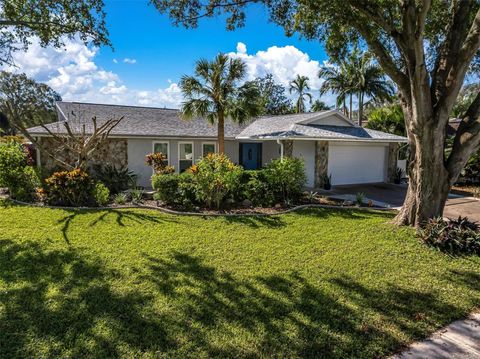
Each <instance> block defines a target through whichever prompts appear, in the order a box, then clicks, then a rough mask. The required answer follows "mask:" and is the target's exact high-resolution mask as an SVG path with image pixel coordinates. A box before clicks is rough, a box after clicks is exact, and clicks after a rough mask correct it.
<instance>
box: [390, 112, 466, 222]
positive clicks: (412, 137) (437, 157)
mask: <svg viewBox="0 0 480 359" xmlns="http://www.w3.org/2000/svg"><path fill="white" fill-rule="evenodd" d="M404 112H405V113H407V112H406V111H405V110H404ZM427 112H428V111H427ZM409 122H410V121H408V122H407V123H409ZM419 122H420V123H422V125H421V126H422V131H412V129H411V128H407V134H408V137H409V145H410V160H409V166H408V168H407V172H408V175H409V184H408V190H407V194H406V197H405V202H404V203H403V206H402V208H401V210H400V212H399V213H398V214H397V216H396V217H395V219H394V223H396V224H398V225H412V226H415V227H419V226H422V224H424V223H425V222H426V221H427V220H428V219H429V218H434V217H439V216H442V215H443V208H444V206H445V202H446V200H447V197H448V193H449V191H450V187H451V185H452V184H453V182H454V181H456V179H457V177H458V173H456V174H453V175H452V174H451V173H449V172H448V170H447V168H446V166H445V159H444V145H445V135H446V130H445V126H443V125H442V124H441V122H442V121H435V120H433V119H429V120H427V121H416V120H413V121H411V123H419Z"/></svg>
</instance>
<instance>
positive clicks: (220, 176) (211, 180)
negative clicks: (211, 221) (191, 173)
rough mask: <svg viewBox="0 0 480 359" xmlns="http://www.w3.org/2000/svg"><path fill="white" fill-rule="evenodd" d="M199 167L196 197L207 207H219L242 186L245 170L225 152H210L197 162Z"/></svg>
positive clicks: (196, 177) (196, 178)
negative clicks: (241, 181)
mask: <svg viewBox="0 0 480 359" xmlns="http://www.w3.org/2000/svg"><path fill="white" fill-rule="evenodd" d="M197 168H198V173H197V174H196V175H195V184H196V186H195V188H196V197H197V200H198V201H200V202H202V203H204V204H205V205H206V206H207V207H215V208H217V209H219V208H220V207H221V206H222V205H223V204H224V203H225V202H226V200H227V199H229V198H230V199H232V198H233V194H234V192H235V190H237V189H238V188H239V187H240V178H241V175H242V171H243V170H242V168H241V167H239V166H236V165H234V164H233V163H232V161H230V159H229V158H228V157H227V156H225V155H224V154H217V153H210V154H208V155H207V156H205V157H204V158H202V159H201V160H200V161H199V162H198V163H197Z"/></svg>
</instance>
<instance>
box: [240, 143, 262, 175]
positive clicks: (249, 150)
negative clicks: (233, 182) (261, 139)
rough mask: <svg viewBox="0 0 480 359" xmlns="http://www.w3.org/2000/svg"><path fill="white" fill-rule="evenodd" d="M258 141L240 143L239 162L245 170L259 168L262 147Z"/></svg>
mask: <svg viewBox="0 0 480 359" xmlns="http://www.w3.org/2000/svg"><path fill="white" fill-rule="evenodd" d="M261 146H262V145H261V144H260V143H241V144H240V164H241V165H242V166H243V168H245V169H246V170H256V169H258V168H260V165H261V158H262V153H261V151H262V148H261Z"/></svg>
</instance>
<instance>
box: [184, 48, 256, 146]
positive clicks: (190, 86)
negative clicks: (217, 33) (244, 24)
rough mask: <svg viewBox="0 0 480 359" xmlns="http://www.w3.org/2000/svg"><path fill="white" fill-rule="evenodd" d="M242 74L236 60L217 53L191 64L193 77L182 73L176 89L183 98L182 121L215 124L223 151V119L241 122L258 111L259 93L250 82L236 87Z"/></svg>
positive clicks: (242, 71)
mask: <svg viewBox="0 0 480 359" xmlns="http://www.w3.org/2000/svg"><path fill="white" fill-rule="evenodd" d="M245 75H246V65H245V63H244V62H243V61H242V60H240V59H232V58H230V57H228V56H227V55H224V54H218V55H217V56H216V57H215V59H214V60H213V61H208V60H205V59H201V60H198V61H197V62H196V63H195V74H194V76H187V75H184V76H182V78H181V79H180V89H181V90H182V94H183V96H184V98H185V101H184V102H183V103H182V106H181V111H182V117H183V118H184V119H186V120H189V119H192V118H195V117H205V118H206V119H207V121H208V122H210V123H211V124H214V123H217V136H218V151H219V153H224V152H225V120H227V119H231V120H232V121H234V122H238V123H241V122H244V121H247V120H248V119H250V118H252V117H255V116H257V115H258V114H259V113H260V107H259V100H258V99H259V92H258V89H257V87H256V86H255V84H254V83H252V82H247V83H245V84H244V85H243V86H239V82H240V81H241V80H242V79H243V78H244V77H245Z"/></svg>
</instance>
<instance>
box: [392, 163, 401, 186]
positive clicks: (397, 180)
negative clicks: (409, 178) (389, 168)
mask: <svg viewBox="0 0 480 359" xmlns="http://www.w3.org/2000/svg"><path fill="white" fill-rule="evenodd" d="M402 179H403V170H402V169H401V168H399V167H397V169H396V170H395V173H394V175H393V183H395V184H400V183H402Z"/></svg>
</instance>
